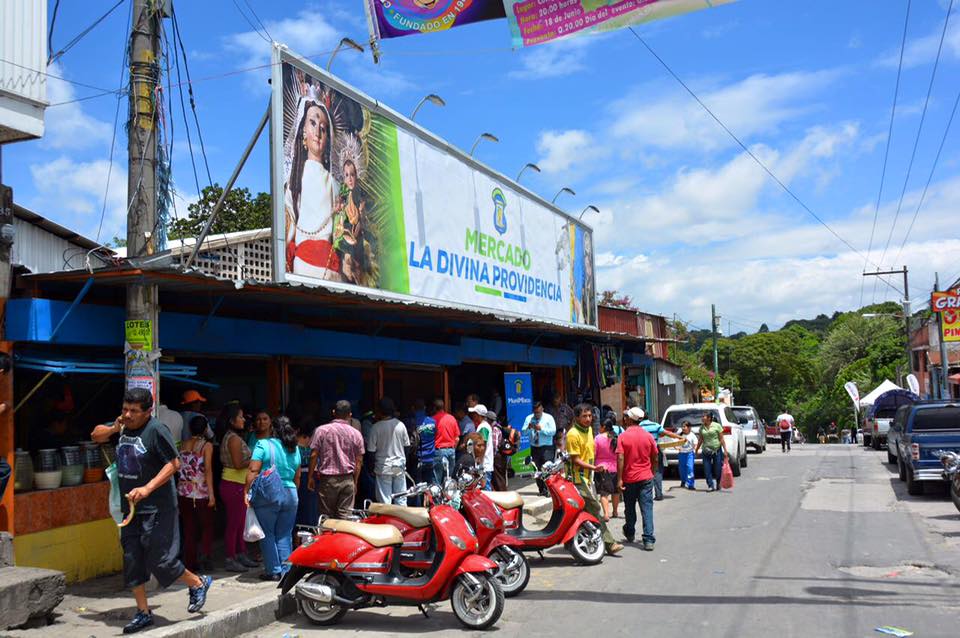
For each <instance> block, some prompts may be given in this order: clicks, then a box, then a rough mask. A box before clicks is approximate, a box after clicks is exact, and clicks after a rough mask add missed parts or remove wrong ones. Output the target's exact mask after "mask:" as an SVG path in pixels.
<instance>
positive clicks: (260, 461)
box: [245, 416, 300, 581]
mask: <svg viewBox="0 0 960 638" xmlns="http://www.w3.org/2000/svg"><path fill="white" fill-rule="evenodd" d="M299 485H300V449H299V448H298V447H297V431H296V430H294V429H293V426H292V425H291V424H290V419H288V418H287V417H285V416H280V417H277V418H276V419H274V420H273V436H271V437H270V438H267V439H260V440H259V441H258V442H257V447H256V448H255V449H254V451H253V458H251V460H250V469H249V471H248V472H247V482H246V490H245V493H246V500H247V503H248V505H250V506H251V507H253V510H254V512H255V513H256V515H257V520H258V521H259V522H260V527H261V528H262V529H263V536H264V538H263V540H262V541H260V550H261V552H262V553H263V573H262V574H261V575H260V579H261V580H276V581H279V580H280V577H281V575H282V574H283V572H284V571H285V568H284V563H285V562H286V561H287V559H288V558H289V557H290V552H291V551H292V550H293V547H292V541H293V527H294V524H295V523H296V520H297V503H298V499H297V489H298V488H299Z"/></svg>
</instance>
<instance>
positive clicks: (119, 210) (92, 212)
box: [30, 156, 127, 242]
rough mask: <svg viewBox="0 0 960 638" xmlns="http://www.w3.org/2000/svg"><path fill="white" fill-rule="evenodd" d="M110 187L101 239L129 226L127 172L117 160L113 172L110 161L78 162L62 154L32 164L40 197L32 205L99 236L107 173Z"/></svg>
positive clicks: (84, 231) (79, 228) (57, 219)
mask: <svg viewBox="0 0 960 638" xmlns="http://www.w3.org/2000/svg"><path fill="white" fill-rule="evenodd" d="M108 172H110V190H109V191H107V193H106V195H107V197H106V204H107V206H106V213H105V215H104V220H103V230H102V232H101V233H100V241H101V242H104V241H107V240H109V239H110V238H111V237H113V236H114V235H116V234H122V233H123V229H124V228H125V227H126V221H127V220H126V212H127V211H126V209H127V171H126V168H125V167H124V166H122V165H120V164H118V163H117V162H114V164H113V169H112V171H111V170H110V163H109V162H108V161H107V160H95V161H91V162H77V161H74V160H73V159H71V158H69V157H66V156H60V157H58V158H56V159H54V160H52V161H49V162H46V163H43V164H32V165H31V166H30V174H31V176H32V177H33V183H34V188H35V189H36V192H37V199H36V201H35V202H31V207H32V208H34V209H35V210H37V211H39V212H41V214H43V215H44V216H45V217H49V218H51V219H53V220H55V221H57V222H58V223H60V224H63V225H64V226H66V227H67V228H70V229H72V230H76V231H78V232H80V233H82V234H85V235H88V236H89V237H90V238H91V239H94V238H95V237H96V233H97V228H98V226H99V225H100V213H101V210H102V207H103V202H104V191H105V189H106V184H107V173H108Z"/></svg>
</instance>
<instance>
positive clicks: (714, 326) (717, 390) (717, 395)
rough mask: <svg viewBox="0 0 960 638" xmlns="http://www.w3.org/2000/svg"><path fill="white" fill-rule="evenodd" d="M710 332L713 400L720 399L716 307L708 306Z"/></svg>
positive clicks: (713, 305)
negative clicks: (711, 334) (711, 340)
mask: <svg viewBox="0 0 960 638" xmlns="http://www.w3.org/2000/svg"><path fill="white" fill-rule="evenodd" d="M710 330H711V332H712V333H713V400H714V401H717V400H718V399H719V398H720V379H719V377H720V362H719V360H718V358H717V306H716V305H715V304H710Z"/></svg>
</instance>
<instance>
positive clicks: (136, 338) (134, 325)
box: [123, 320, 153, 350]
mask: <svg viewBox="0 0 960 638" xmlns="http://www.w3.org/2000/svg"><path fill="white" fill-rule="evenodd" d="M123 329H124V330H123V332H124V337H123V338H124V340H125V341H126V342H127V343H129V344H130V346H131V347H133V348H135V349H144V350H152V349H153V322H152V321H150V320H143V321H139V320H138V321H124V322H123Z"/></svg>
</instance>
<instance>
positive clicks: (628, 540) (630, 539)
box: [623, 536, 637, 545]
mask: <svg viewBox="0 0 960 638" xmlns="http://www.w3.org/2000/svg"><path fill="white" fill-rule="evenodd" d="M623 542H624V543H630V544H631V545H632V544H633V543H636V542H637V539H636V538H634V537H633V536H624V537H623Z"/></svg>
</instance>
